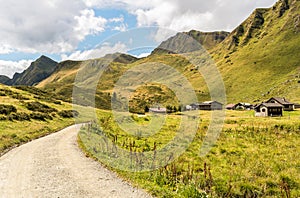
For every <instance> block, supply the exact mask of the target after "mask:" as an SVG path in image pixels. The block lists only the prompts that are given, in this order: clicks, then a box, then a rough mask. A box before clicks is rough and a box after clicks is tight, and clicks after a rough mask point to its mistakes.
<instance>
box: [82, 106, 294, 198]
mask: <svg viewBox="0 0 300 198" xmlns="http://www.w3.org/2000/svg"><path fill="white" fill-rule="evenodd" d="M97 116H98V121H94V122H93V123H91V124H89V125H86V126H85V127H84V128H83V129H82V130H81V132H80V133H79V142H80V145H81V147H82V148H83V149H84V150H85V152H86V154H87V156H91V157H93V158H95V159H97V160H98V161H100V162H101V163H102V164H104V165H106V166H108V168H111V169H112V170H114V171H116V172H117V173H118V174H119V175H120V176H121V177H122V178H124V179H125V180H129V181H130V182H132V183H133V184H134V185H136V186H139V187H142V188H144V189H146V190H147V191H148V192H149V193H151V194H152V195H154V196H156V197H299V196H300V158H299V152H300V145H299V142H300V111H299V110H298V111H294V112H285V114H284V116H283V117H277V118H257V117H254V112H253V111H226V119H225V122H224V127H223V129H222V132H221V134H220V136H219V138H218V139H217V141H216V142H215V144H214V145H213V147H212V149H211V150H210V152H209V153H208V154H207V155H205V156H200V155H199V154H200V148H201V146H202V144H203V141H204V139H205V137H206V133H207V130H208V127H209V123H210V119H211V112H206V111H200V113H199V115H197V113H196V116H195V117H194V118H191V119H190V121H192V122H197V121H198V120H199V125H198V126H199V127H198V130H197V132H196V134H195V137H194V139H192V141H191V143H190V144H189V146H188V148H187V149H186V150H185V151H184V152H183V153H182V154H181V155H180V156H176V157H175V155H174V157H173V158H172V159H171V158H170V157H169V156H168V154H167V153H166V157H165V158H160V161H159V160H158V159H156V158H158V157H157V156H156V155H158V153H159V151H160V150H163V149H164V148H165V147H166V145H168V143H169V142H170V141H173V140H174V137H175V136H176V132H177V131H178V129H179V126H178V123H179V122H178V121H180V119H181V115H179V114H178V113H177V114H173V115H168V116H167V117H166V121H165V123H164V124H163V126H162V127H161V129H160V130H158V132H156V133H155V134H150V135H149V134H146V135H143V134H142V131H136V132H132V131H128V132H125V131H124V130H122V129H121V128H120V127H119V126H118V124H117V123H116V122H115V121H114V116H112V115H111V114H110V113H109V112H103V111H98V114H97ZM182 116H185V115H184V113H183V115H182ZM131 118H132V120H133V121H134V122H135V124H137V125H138V126H141V127H142V126H145V125H146V126H147V125H148V124H150V123H151V121H152V119H155V116H154V117H152V116H150V115H148V116H146V117H139V116H136V115H132V116H131ZM195 118H196V119H195ZM133 121H130V122H133ZM175 146H176V145H175ZM123 151H127V152H123ZM147 152H149V153H151V154H150V155H149V157H146V158H145V157H144V156H145V155H146V156H147ZM124 153H125V154H124ZM151 155H153V156H151ZM168 160H169V161H168ZM115 162H117V163H115ZM165 162H167V163H165ZM168 162H169V163H168ZM126 167H127V169H128V170H126ZM128 167H129V168H128ZM147 167H150V168H151V167H152V168H154V169H155V170H154V171H147V170H146V168H147ZM143 170H146V171H143Z"/></svg>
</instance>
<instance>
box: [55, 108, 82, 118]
mask: <svg viewBox="0 0 300 198" xmlns="http://www.w3.org/2000/svg"><path fill="white" fill-rule="evenodd" d="M58 115H59V116H61V117H63V118H73V117H74V118H75V117H77V116H79V112H78V111H76V110H63V111H60V112H58Z"/></svg>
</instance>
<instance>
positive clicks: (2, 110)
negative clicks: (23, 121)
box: [0, 104, 17, 115]
mask: <svg viewBox="0 0 300 198" xmlns="http://www.w3.org/2000/svg"><path fill="white" fill-rule="evenodd" d="M11 113H17V108H16V107H15V106H13V105H4V104H0V114H4V115H9V114H11Z"/></svg>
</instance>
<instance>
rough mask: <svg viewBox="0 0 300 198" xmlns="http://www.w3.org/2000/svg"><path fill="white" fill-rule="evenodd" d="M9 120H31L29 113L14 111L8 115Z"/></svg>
mask: <svg viewBox="0 0 300 198" xmlns="http://www.w3.org/2000/svg"><path fill="white" fill-rule="evenodd" d="M8 120H10V121H13V120H17V121H25V120H26V121H30V115H28V114H27V113H23V112H21V113H12V114H11V115H9V116H8Z"/></svg>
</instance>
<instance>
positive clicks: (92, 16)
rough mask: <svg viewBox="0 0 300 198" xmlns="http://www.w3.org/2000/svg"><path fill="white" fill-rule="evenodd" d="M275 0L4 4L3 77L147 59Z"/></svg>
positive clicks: (0, 34)
mask: <svg viewBox="0 0 300 198" xmlns="http://www.w3.org/2000/svg"><path fill="white" fill-rule="evenodd" d="M275 1H276V0H244V1H241V0H210V1H206V0H186V1H180V0H143V1H141V0H113V1H108V0H64V1H61V0H43V1H41V0H24V1H6V0H0V3H1V7H0V26H1V28H0V74H4V75H7V76H9V77H12V75H13V74H14V73H15V72H22V71H23V70H24V69H26V68H27V67H28V66H29V65H30V63H31V62H32V61H34V60H36V59H37V58H38V57H39V56H41V55H46V56H49V57H50V58H52V59H54V60H56V61H63V60H67V59H72V60H83V59H90V58H99V57H102V56H104V55H105V54H107V53H114V52H123V53H130V54H133V55H135V56H146V55H147V54H149V53H150V52H151V50H152V49H153V48H154V47H156V46H157V45H159V44H160V42H162V41H163V40H165V39H167V38H168V37H170V36H172V35H174V34H176V32H182V31H189V30H191V29H196V30H200V31H218V30H226V31H232V30H233V29H234V28H235V27H236V26H237V25H239V24H240V23H241V22H242V21H243V20H245V19H246V18H247V17H248V16H249V15H250V14H251V12H252V11H253V10H254V9H255V8H257V7H270V6H272V5H273V4H274V3H275Z"/></svg>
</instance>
